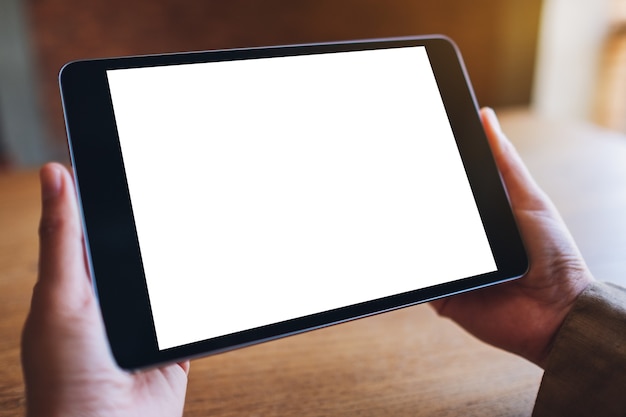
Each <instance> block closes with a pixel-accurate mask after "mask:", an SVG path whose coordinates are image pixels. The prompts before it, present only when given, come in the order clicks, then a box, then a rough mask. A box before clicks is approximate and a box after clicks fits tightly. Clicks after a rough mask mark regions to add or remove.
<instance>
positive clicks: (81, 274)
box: [33, 163, 93, 309]
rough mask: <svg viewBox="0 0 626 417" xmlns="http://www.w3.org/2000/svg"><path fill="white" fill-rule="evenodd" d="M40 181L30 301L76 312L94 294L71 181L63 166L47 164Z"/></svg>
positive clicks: (41, 172)
mask: <svg viewBox="0 0 626 417" xmlns="http://www.w3.org/2000/svg"><path fill="white" fill-rule="evenodd" d="M40 181H41V202H42V212H41V221H40V224H39V278H38V282H37V285H36V291H35V294H34V295H33V297H39V298H41V300H37V301H38V302H42V303H44V304H46V305H48V304H49V303H59V302H61V303H63V304H64V307H65V308H70V309H71V308H72V306H73V307H74V308H77V307H79V306H81V305H84V303H85V301H87V299H88V298H90V297H92V296H93V294H92V289H91V285H90V283H89V273H88V270H87V266H86V263H85V255H84V250H83V234H82V229H81V224H80V217H79V213H78V207H77V202H76V194H75V192H74V187H73V180H72V177H71V175H70V173H69V172H68V171H67V169H66V168H65V167H64V166H63V165H60V164H57V163H50V164H46V165H44V166H43V167H42V169H41V171H40ZM57 307H59V306H58V305H57Z"/></svg>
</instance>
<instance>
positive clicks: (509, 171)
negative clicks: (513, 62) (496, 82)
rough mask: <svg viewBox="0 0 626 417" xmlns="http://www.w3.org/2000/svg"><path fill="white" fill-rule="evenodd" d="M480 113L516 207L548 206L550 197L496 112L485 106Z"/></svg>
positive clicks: (542, 207) (541, 207) (497, 162)
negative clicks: (512, 141)
mask: <svg viewBox="0 0 626 417" xmlns="http://www.w3.org/2000/svg"><path fill="white" fill-rule="evenodd" d="M480 115H481V119H482V122H483V126H484V128H485V133H486V134H487V139H488V140H489V144H490V146H491V149H492V151H493V155H494V158H495V160H496V164H497V166H498V169H499V170H500V173H501V175H502V179H503V181H504V184H505V185H506V188H507V191H508V193H509V198H510V200H511V205H512V206H513V208H518V209H528V210H541V209H546V208H548V206H549V205H550V204H549V202H548V199H547V197H546V196H545V194H544V192H543V191H542V190H541V188H540V187H539V186H538V185H537V183H536V182H535V180H534V179H533V177H532V175H531V174H530V172H528V169H527V168H526V165H524V162H523V161H522V158H521V157H520V156H519V154H518V153H517V151H516V149H515V147H514V146H513V144H512V143H511V142H510V141H509V140H508V138H507V137H506V135H505V134H504V132H503V131H502V128H501V127H500V123H499V122H498V118H497V117H496V114H495V112H494V111H493V110H492V109H490V108H483V109H481V111H480Z"/></svg>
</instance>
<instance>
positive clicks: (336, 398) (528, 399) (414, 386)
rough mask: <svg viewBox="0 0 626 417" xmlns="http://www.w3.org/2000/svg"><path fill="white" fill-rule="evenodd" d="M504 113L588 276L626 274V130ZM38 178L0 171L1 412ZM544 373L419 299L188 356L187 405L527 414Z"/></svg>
mask: <svg viewBox="0 0 626 417" xmlns="http://www.w3.org/2000/svg"><path fill="white" fill-rule="evenodd" d="M503 119H504V120H503V125H504V128H505V130H508V131H509V134H510V136H511V137H513V138H514V139H515V142H516V144H517V145H518V147H519V149H520V150H521V151H522V153H523V154H524V155H525V156H526V158H527V160H528V163H529V166H531V169H532V170H533V172H535V173H537V175H538V176H539V180H540V182H541V183H542V185H544V186H545V187H546V188H548V189H549V191H555V199H556V202H557V205H558V206H559V207H560V208H561V209H562V210H563V212H564V217H565V218H566V221H568V223H569V224H570V226H571V227H572V229H574V230H575V235H576V237H577V238H579V239H580V240H582V241H581V242H580V243H581V246H582V247H583V249H584V250H585V251H586V252H587V253H586V255H587V254H588V255H589V256H590V265H591V266H592V268H593V269H594V271H595V272H596V274H599V273H600V272H604V273H606V274H607V275H609V277H610V278H613V277H616V278H620V273H622V275H626V274H624V272H626V265H624V260H623V259H622V258H626V257H620V256H619V252H620V251H621V253H624V250H625V249H626V245H625V244H624V243H625V242H626V216H622V213H626V211H625V210H624V209H625V208H626V207H625V204H626V199H625V198H624V197H623V196H625V195H626V168H624V167H625V166H626V164H625V163H624V162H625V161H626V159H625V155H626V138H625V137H621V136H617V135H614V134H610V133H607V132H603V131H599V130H597V129H595V128H591V127H588V126H584V128H572V127H571V126H572V125H570V124H567V125H563V124H561V123H550V122H546V121H542V120H539V119H536V118H534V117H532V116H529V115H528V114H527V113H524V112H513V113H510V112H509V113H507V114H505V115H503ZM529 135H530V136H532V137H530V136H529ZM565 146H566V148H564V147H565ZM566 149H567V150H566ZM598 156H601V157H602V158H606V159H602V160H600V159H599V158H598ZM620 158H621V159H620ZM617 165H619V166H617ZM583 167H585V168H583ZM607 174H610V175H611V176H612V175H616V176H617V178H612V177H611V178H607V177H606V176H605V175H607ZM566 185H567V187H565V186H566ZM37 186H38V183H37V175H36V173H35V172H18V173H13V174H8V175H5V176H2V177H0V335H1V337H0V364H1V365H0V416H21V415H23V412H24V401H23V385H22V376H21V369H20V365H19V338H20V332H21V326H22V323H23V320H24V317H25V314H26V311H27V309H28V305H29V299H30V293H31V288H32V285H33V282H34V279H35V274H36V264H37V236H36V229H37V221H38V213H39V202H38V188H37ZM563 187H565V189H564V188H563ZM618 187H621V189H618ZM579 191H584V192H583V194H584V195H581V194H580V193H579ZM590 195H591V196H590ZM620 204H621V205H620ZM620 210H621V211H620ZM610 216H613V217H610ZM620 218H621V220H620ZM613 220H615V221H616V222H617V223H614V222H613ZM620 221H621V223H620ZM613 231H614V232H615V233H613ZM616 234H619V235H620V236H621V237H616V236H614V235H616ZM625 278H626V277H624V276H622V277H621V279H622V280H624V279H625ZM622 282H623V281H622ZM540 378H541V370H540V369H539V368H537V367H536V366H534V365H532V364H530V363H528V362H526V361H525V360H523V359H520V358H517V357H515V356H513V355H510V354H508V353H505V352H502V351H499V350H497V349H494V348H492V347H489V346H486V345H484V344H482V343H480V342H478V341H476V340H475V339H474V338H472V337H471V336H469V335H468V334H466V333H465V332H464V331H462V330H461V329H459V328H458V327H457V326H456V325H455V324H453V323H451V322H450V321H448V320H445V319H441V318H439V317H437V316H436V315H435V314H434V313H433V311H432V310H431V308H430V307H429V306H428V305H421V306H416V307H411V308H406V309H403V310H400V311H396V312H391V313H386V314H382V315H379V316H376V317H370V318H367V319H362V320H358V321H355V322H351V323H347V324H342V325H338V326H334V327H331V328H327V329H323V330H318V331H314V332H310V333H306V334H303V335H298V336H293V337H289V338H286V339H282V340H279V341H274V342H269V343H265V344H261V345H258V346H254V347H249V348H245V349H240V350H237V351H233V352H229V353H225V354H221V355H217V356H213V357H208V358H205V359H199V360H196V361H194V362H193V363H192V371H191V375H190V384H189V391H188V397H187V404H186V410H185V415H186V416H207V415H213V416H255V415H264V416H274V415H280V416H285V415H298V416H313V415H315V416H318V415H320V416H321V415H334V416H354V415H360V416H381V415H412V416H422V415H423V416H433V415H437V416H472V415H476V416H529V415H530V413H531V410H532V406H533V402H534V398H535V395H536V392H537V388H538V386H539V382H540Z"/></svg>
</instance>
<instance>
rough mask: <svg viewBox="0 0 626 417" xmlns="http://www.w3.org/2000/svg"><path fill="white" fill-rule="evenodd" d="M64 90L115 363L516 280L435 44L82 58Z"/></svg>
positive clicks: (135, 363) (452, 67) (459, 97)
mask: <svg viewBox="0 0 626 417" xmlns="http://www.w3.org/2000/svg"><path fill="white" fill-rule="evenodd" d="M60 84H61V92H62V98H63V106H64V110H65V118H66V124H67V132H68V139H69V147H70V152H71V157H72V164H73V169H74V172H75V178H76V184H77V189H78V195H79V200H80V206H81V210H82V216H83V224H84V233H85V242H86V247H87V255H88V260H89V264H90V268H91V274H92V277H93V280H94V283H95V289H96V291H97V294H98V299H99V303H100V306H101V309H102V316H103V318H104V322H105V325H106V330H107V333H108V337H109V340H110V344H111V348H112V351H113V354H114V356H115V358H116V360H117V361H118V363H119V365H120V366H122V367H123V368H126V369H138V368H144V367H149V366H152V365H155V364H161V363H166V362H172V361H178V360H181V359H183V358H193V357H197V356H201V355H206V354H211V353H216V352H222V351H225V350H229V349H233V348H237V347H242V346H246V345H250V344H254V343H258V342H261V341H267V340H271V339H275V338H279V337H283V336H287V335H292V334H296V333H299V332H303V331H307V330H311V329H316V328H319V327H323V326H328V325H331V324H335V323H341V322H344V321H347V320H351V319H355V318H358V317H364V316H368V315H372V314H376V313H380V312H384V311H388V310H391V309H396V308H399V307H403V306H408V305H412V304H416V303H421V302H424V301H428V300H432V299H435V298H438V297H444V296H447V295H450V294H455V293H459V292H463V291H468V290H471V289H475V288H479V287H484V286H486V285H491V284H494V283H498V282H502V281H505V280H510V279H513V278H516V277H519V276H520V275H522V274H523V273H524V272H525V271H526V269H527V259H526V255H525V252H524V248H523V245H522V241H521V239H520V236H519V233H518V230H517V227H516V224H515V221H514V219H513V216H512V213H511V209H510V206H509V203H508V200H507V197H506V194H505V191H504V189H503V185H502V183H501V180H500V177H499V174H498V171H497V169H496V166H495V164H494V160H493V158H492V155H491V152H490V149H489V146H488V143H487V140H486V137H485V133H484V131H483V128H482V126H481V122H480V119H479V116H478V111H477V104H476V100H475V98H474V96H473V93H472V90H471V87H470V84H469V81H468V80H467V75H466V73H465V70H464V67H463V64H462V62H461V58H460V55H459V53H458V51H457V49H456V48H455V46H454V45H453V44H452V43H451V42H450V41H449V40H448V39H446V38H443V37H429V38H401V39H384V40H368V41H360V42H346V43H333V44H315V45H296V46H281V47H270V48H255V49H237V50H220V51H209V52H194V53H182V54H171V55H158V56H139V57H125V58H112V59H100V60H88V61H78V62H72V63H70V64H68V65H66V66H65V67H64V68H63V69H62V71H61V74H60Z"/></svg>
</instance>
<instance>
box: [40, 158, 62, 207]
mask: <svg viewBox="0 0 626 417" xmlns="http://www.w3.org/2000/svg"><path fill="white" fill-rule="evenodd" d="M39 179H40V181H41V199H42V200H44V201H46V200H50V199H52V198H56V197H58V196H59V194H60V193H61V170H60V169H59V167H58V166H55V165H46V166H44V167H43V168H42V169H41V171H40V172H39Z"/></svg>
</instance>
